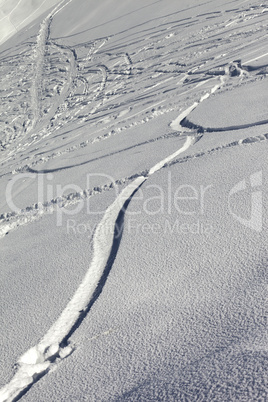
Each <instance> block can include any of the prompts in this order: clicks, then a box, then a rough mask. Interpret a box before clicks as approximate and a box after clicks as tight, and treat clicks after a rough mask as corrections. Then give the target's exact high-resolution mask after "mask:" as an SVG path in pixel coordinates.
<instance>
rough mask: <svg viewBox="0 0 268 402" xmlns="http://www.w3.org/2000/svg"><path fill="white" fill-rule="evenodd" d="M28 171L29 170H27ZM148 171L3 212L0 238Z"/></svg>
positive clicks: (250, 139) (243, 142)
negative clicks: (13, 210) (15, 210)
mask: <svg viewBox="0 0 268 402" xmlns="http://www.w3.org/2000/svg"><path fill="white" fill-rule="evenodd" d="M201 137H202V136H197V137H195V138H196V141H198V140H199V139H200V138H201ZM267 140H268V134H264V135H258V136H255V137H247V138H244V139H241V140H238V141H233V142H230V143H228V144H225V145H221V146H219V147H215V148H212V149H209V150H205V151H200V152H197V153H195V154H192V155H187V156H185V157H184V158H179V159H175V158H176V157H177V156H178V155H179V154H180V153H181V151H180V150H179V151H177V152H175V153H174V154H173V158H174V159H173V160H172V161H171V162H169V161H168V160H163V161H161V162H160V164H161V165H162V167H163V168H166V167H169V166H172V165H174V164H177V163H184V162H189V161H191V160H193V159H196V158H200V157H203V156H207V155H212V154H214V153H216V152H219V151H225V150H227V149H230V148H232V147H236V146H248V145H253V144H257V143H260V142H263V141H267ZM28 171H29V170H28ZM149 172H150V170H144V171H143V172H140V173H135V174H133V175H131V176H128V177H124V178H122V179H118V180H116V181H115V182H114V183H107V184H104V185H102V186H95V187H94V188H93V189H85V190H83V191H81V192H76V193H70V194H67V195H64V196H62V197H60V198H59V197H58V198H53V199H52V200H50V201H47V202H45V203H43V204H41V203H35V204H33V205H31V206H27V207H26V208H23V209H21V210H20V211H18V212H5V213H2V214H1V215H0V238H2V237H4V236H5V235H6V234H7V233H10V232H11V231H12V230H16V229H18V228H20V227H21V226H24V225H27V224H30V223H33V222H36V221H37V220H39V219H41V218H42V216H44V215H46V214H52V213H53V212H54V211H55V210H56V209H57V208H68V207H69V206H71V205H75V204H77V203H79V202H81V201H82V200H85V199H87V198H89V197H92V196H95V195H98V194H101V193H102V192H104V191H110V190H111V189H113V188H114V186H120V185H124V184H126V183H129V182H130V181H132V180H134V179H135V178H136V177H139V176H141V175H143V176H148V175H149Z"/></svg>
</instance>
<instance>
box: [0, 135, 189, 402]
mask: <svg viewBox="0 0 268 402" xmlns="http://www.w3.org/2000/svg"><path fill="white" fill-rule="evenodd" d="M194 141H195V137H194V136H187V137H186V141H185V143H184V145H183V146H182V147H181V148H180V149H178V150H177V151H176V152H174V153H173V154H172V155H170V156H169V157H167V158H165V159H163V160H162V161H160V162H159V163H157V164H156V165H155V166H153V167H152V168H151V169H150V171H149V173H148V176H139V177H137V178H136V179H135V180H134V181H133V182H131V183H130V184H129V185H128V186H127V187H126V188H125V189H124V190H123V191H122V192H121V193H120V194H119V196H118V197H117V198H116V199H115V201H114V202H113V203H112V204H111V205H110V206H109V207H108V208H107V210H106V212H105V214H104V216H103V218H102V220H101V221H100V223H99V224H98V226H97V229H96V232H95V235H94V239H93V258H92V261H91V264H90V266H89V269H88V271H87V273H86V275H85V277H84V279H83V281H82V283H81V284H80V286H79V287H78V289H77V291H76V292H75V294H74V296H73V297H72V299H71V300H70V302H69V303H68V304H67V306H66V307H65V309H64V310H63V312H62V313H61V315H60V317H59V318H58V320H57V321H56V322H55V323H54V324H53V325H52V327H51V328H50V329H49V330H48V332H47V333H46V334H45V335H44V336H43V338H42V339H41V341H40V342H39V343H38V344H37V345H35V346H33V347H32V348H30V349H29V350H27V351H26V352H25V353H24V354H23V355H22V356H21V357H20V358H19V360H18V363H17V366H18V371H17V372H16V374H15V375H14V377H13V378H12V380H11V381H10V382H9V383H8V384H7V385H6V386H4V387H3V388H2V389H1V390H0V401H1V402H5V401H17V400H18V399H20V398H21V397H22V396H23V395H25V393H26V392H27V391H28V390H29V389H30V388H31V386H32V385H33V384H34V383H35V382H37V381H38V380H39V379H40V378H42V377H43V376H44V375H45V374H47V373H48V372H49V370H50V368H51V365H52V363H53V362H55V361H56V359H64V358H65V357H67V356H69V355H70V354H71V353H72V352H73V348H72V347H71V346H70V345H68V344H67V342H68V339H69V338H70V336H71V335H72V334H73V332H74V331H75V330H76V329H77V328H78V326H79V325H80V323H81V321H82V320H83V318H84V317H85V316H86V314H87V313H88V311H89V309H90V308H91V306H92V304H93V303H94V301H95V300H96V298H97V297H98V296H99V294H100V293H101V290H102V287H103V286H104V284H105V281H106V279H107V275H108V273H109V271H110V269H111V267H112V264H113V261H114V259H115V256H116V253H117V250H118V248H119V244H120V239H121V235H122V229H123V218H124V214H125V211H126V208H127V206H128V204H129V202H130V201H131V199H132V197H133V196H134V194H135V193H136V191H137V190H138V188H139V187H140V186H141V185H142V184H143V183H144V182H145V181H146V180H147V179H148V177H149V176H151V175H153V174H154V173H155V172H157V171H158V170H160V169H161V168H162V167H163V166H164V165H165V164H166V163H169V162H170V161H171V160H172V159H174V158H175V157H176V156H178V155H179V154H180V153H182V152H184V151H186V150H187V149H188V148H189V147H190V146H191V145H192V144H193V143H194ZM66 345H67V346H66Z"/></svg>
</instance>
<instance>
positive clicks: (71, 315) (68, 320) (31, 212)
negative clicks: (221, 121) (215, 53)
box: [0, 0, 268, 402]
mask: <svg viewBox="0 0 268 402" xmlns="http://www.w3.org/2000/svg"><path fill="white" fill-rule="evenodd" d="M71 1H72V0H69V1H68V2H67V3H66V0H63V1H61V2H60V3H59V4H58V5H57V6H56V7H55V8H54V9H53V11H52V12H51V13H50V14H49V15H48V16H47V17H46V18H45V19H44V20H43V22H42V23H41V26H40V30H39V33H38V36H37V42H36V45H35V48H34V54H33V60H34V64H35V68H34V78H33V81H32V86H31V88H30V95H31V109H32V119H30V120H29V121H28V122H27V123H26V125H25V127H24V130H25V133H26V134H27V133H29V132H30V133H32V132H33V131H34V129H36V128H38V127H39V124H40V130H39V132H38V130H36V131H37V132H36V133H33V134H32V140H30V142H28V143H27V144H26V145H27V147H28V146H30V145H32V144H37V143H39V142H40V141H42V140H43V138H45V137H47V136H49V135H51V133H52V132H53V131H55V130H56V129H58V128H60V127H62V125H63V124H64V123H66V122H70V121H72V120H73V119H74V118H77V119H81V116H82V118H83V119H84V121H85V122H86V121H87V119H85V116H86V115H88V114H91V115H94V114H96V112H98V111H99V110H101V109H104V105H105V103H106V102H108V101H109V100H110V97H111V98H112V99H113V100H114V99H116V97H119V98H120V97H121V96H122V95H124V93H125V92H126V91H127V90H130V92H131V89H129V88H131V86H132V85H133V84H132V81H131V80H132V79H133V77H134V76H135V74H137V72H139V71H142V69H143V67H140V65H139V63H140V62H142V61H143V60H142V57H143V53H144V52H145V53H146V54H147V55H148V54H149V53H150V51H152V50H155V49H157V50H158V49H162V48H163V47H164V46H163V43H165V42H164V41H165V40H167V39H170V40H173V39H172V38H173V37H174V32H171V33H169V34H168V35H167V33H166V31H165V29H166V28H163V30H159V27H158V32H157V34H155V33H154V32H152V33H151V35H149V36H148V37H146V40H147V44H146V46H144V47H143V48H140V49H139V50H138V51H137V52H136V54H134V53H133V52H132V51H131V52H130V53H131V57H130V55H129V52H125V53H122V57H123V58H124V61H125V64H126V65H127V68H126V69H125V70H124V71H122V72H120V71H116V70H114V71H113V70H112V68H111V67H110V66H107V65H106V64H101V63H98V55H97V53H98V51H99V50H100V49H101V48H102V47H103V46H104V45H105V44H106V43H107V41H108V40H109V38H102V39H99V40H96V41H95V42H94V43H93V45H92V48H91V49H90V50H89V51H88V53H87V56H86V57H85V58H84V59H83V58H80V59H79V62H78V57H77V55H76V53H75V51H73V50H71V49H69V50H68V52H69V54H70V56H71V57H70V60H71V63H70V66H71V67H70V70H69V72H68V75H67V79H66V82H65V84H64V85H63V86H64V89H63V90H61V91H60V92H59V94H58V96H57V97H56V98H55V103H54V104H53V103H52V106H51V108H50V110H49V112H48V115H47V117H48V120H50V121H51V120H52V123H50V126H46V127H44V126H43V128H42V116H41V114H42V113H41V105H40V98H41V95H42V85H43V84H42V83H43V80H42V76H43V69H44V65H45V53H46V47H47V46H48V45H50V46H54V47H55V48H58V49H59V51H60V52H62V54H63V55H65V53H64V52H65V51H67V49H66V48H64V47H63V46H62V45H59V44H56V43H52V42H51V43H49V34H50V25H51V23H52V20H53V17H54V15H56V14H57V13H58V12H59V11H61V10H62V8H63V7H65V6H66V5H67V4H69V3H70V2H71ZM261 7H262V8H261ZM263 7H264V5H261V6H256V7H255V8H254V7H253V8H252V7H251V8H250V9H246V10H245V11H244V13H246V12H248V13H249V14H248V16H247V19H246V18H245V15H244V14H243V13H242V14H238V15H236V16H232V17H231V18H230V16H229V17H228V19H227V20H226V21H225V22H224V23H221V24H222V25H221V26H222V29H223V31H222V32H224V29H225V28H226V27H229V26H231V27H232V26H233V25H237V24H238V23H241V21H242V22H244V21H248V19H255V18H259V17H260V15H261V14H260V12H259V10H261V12H262V13H264V12H266V10H267V9H266V8H263ZM255 9H256V12H255V11H254V10H255ZM229 12H235V13H238V12H239V10H238V9H232V10H226V11H225V13H229ZM221 15H222V12H213V13H204V14H199V15H197V16H196V17H198V18H200V17H205V19H208V18H217V17H219V16H221ZM194 22H195V21H193V20H192V19H191V18H190V21H188V22H186V23H183V25H185V26H186V27H187V26H189V25H190V24H192V23H194ZM197 22H199V20H197ZM174 23H175V21H174ZM163 25H165V24H163ZM181 25H182V24H181V23H180V24H178V23H177V25H176V24H175V25H174V24H173V26H172V29H175V28H178V27H181ZM170 28H171V26H170V27H169V29H170ZM209 29H210V28H209V27H208V28H206V27H205V28H203V29H202V30H201V31H200V32H201V33H202V34H204V35H205V34H207V35H208V38H209ZM162 31H163V32H164V35H165V36H164V37H163V32H162ZM233 35H236V34H235V33H234V34H233ZM148 40H150V41H152V42H151V43H149V44H148ZM133 43H134V42H133ZM227 43H228V42H227ZM60 46H62V47H60ZM183 46H184V49H186V48H187V46H186V44H185V43H184V44H183ZM194 46H198V44H194V45H192V44H191V45H190V46H188V50H189V55H187V56H185V58H184V62H186V63H187V62H188V59H189V60H190V59H191V57H192V55H193V54H195V53H192V50H190V49H191V48H192V47H194ZM243 46H244V45H243ZM63 49H64V50H63ZM112 50H114V49H112ZM202 52H203V50H202V51H201V52H200V53H201V54H202ZM161 53H162V55H163V58H164V57H165V55H166V56H168V57H170V56H172V51H170V52H169V51H167V52H166V53H163V50H161ZM137 54H139V55H140V60H136V58H137ZM105 55H107V54H105V52H103V53H102V55H101V57H105ZM264 56H266V54H263V55H262V56H256V57H255V58H253V59H251V60H249V61H248V63H249V62H252V61H254V60H258V59H260V58H262V57H264ZM94 57H95V58H96V59H95V69H96V70H97V71H98V73H99V75H100V76H101V80H100V82H99V83H98V85H96V83H95V82H94V85H93V87H94V88H95V89H94V95H93V97H92V98H91V99H87V98H88V97H89V95H90V91H91V89H90V85H89V80H90V79H91V78H90V77H89V78H87V76H86V74H85V75H79V74H78V71H79V69H80V68H81V65H82V64H83V63H84V62H89V61H90V60H92V58H94ZM135 57H136V58H135ZM158 57H159V56H157V55H153V57H152V67H153V68H154V73H153V74H152V80H154V79H155V78H156V79H158V77H159V75H162V74H180V75H181V74H183V78H181V79H180V81H179V82H178V85H183V84H184V83H186V82H187V83H189V84H190V88H188V89H187V90H186V91H185V92H183V93H182V94H186V93H189V92H191V91H193V90H194V89H196V88H198V87H199V86H201V85H203V84H204V83H206V82H207V81H208V80H209V79H215V77H217V76H219V77H218V78H219V80H220V83H218V84H216V85H215V86H214V87H213V88H212V89H211V90H210V91H209V92H206V93H205V94H202V96H201V97H200V99H199V101H195V102H194V103H192V105H191V106H189V107H188V108H187V109H186V110H184V111H183V112H182V113H180V115H179V116H178V117H177V119H175V120H174V121H173V122H172V123H171V124H170V126H171V128H172V129H173V130H174V131H175V132H176V133H175V134H174V133H171V134H168V135H165V136H160V137H158V138H156V139H153V140H149V141H145V142H144V143H141V144H136V145H134V146H133V147H137V146H141V145H144V144H145V143H149V142H153V141H158V140H161V139H165V138H169V137H170V136H171V135H178V134H179V135H182V134H183V133H185V134H186V140H185V143H184V145H183V146H182V147H181V148H180V149H178V150H177V151H176V152H174V153H173V154H171V155H170V156H168V157H167V158H164V159H163V160H161V161H159V162H158V163H157V164H156V165H155V166H153V167H152V168H151V169H149V170H145V171H144V172H142V173H137V174H133V175H132V176H130V177H126V178H123V179H119V180H117V181H116V182H114V183H108V184H105V185H103V186H96V187H94V188H93V189H86V190H84V191H82V192H80V193H70V194H68V195H66V196H63V197H61V198H56V199H52V200H51V201H48V202H46V203H44V204H34V205H32V206H30V207H26V208H25V209H21V210H20V211H17V212H11V213H3V214H2V215H1V216H0V224H1V226H0V237H3V236H4V235H6V234H7V233H8V232H10V231H11V230H14V229H16V228H18V227H21V226H23V225H26V224H28V223H31V222H35V221H36V220H38V219H40V218H41V217H42V216H43V215H44V214H48V213H53V211H54V210H55V209H56V208H65V207H68V206H70V205H73V204H76V203H78V202H81V200H83V199H86V198H89V197H92V196H94V195H97V194H100V193H102V192H103V191H109V190H110V189H111V188H113V187H114V186H115V185H121V184H126V183H129V182H130V183H129V184H128V185H127V186H126V187H125V188H124V189H123V190H122V192H121V193H120V194H119V196H118V197H117V198H116V200H115V201H114V202H113V203H112V204H111V205H110V206H109V207H108V209H107V210H106V212H105V214H104V216H103V218H102V219H101V221H100V223H99V224H98V226H97V228H96V231H95V234H94V237H93V257H92V261H91V263H90V266H89V269H88V271H87V273H86V275H85V277H84V279H83V281H82V283H81V284H80V286H79V287H78V289H77V291H76V292H75V294H74V295H73V297H72V299H71V300H70V302H69V303H68V304H67V306H66V307H65V309H64V310H63V311H62V313H61V315H60V316H59V318H58V320H57V321H56V322H55V323H54V324H53V325H52V326H51V328H50V329H49V330H48V332H47V333H46V334H45V335H44V336H43V337H42V339H41V340H40V342H39V343H38V344H37V345H35V346H33V347H32V348H30V349H29V350H28V351H26V352H25V353H24V354H23V355H22V356H21V357H20V358H19V360H18V362H17V371H16V373H15V375H14V377H13V378H12V379H11V381H10V382H9V383H8V384H7V385H6V386H4V387H3V388H2V389H1V390H0V400H1V402H5V401H15V400H18V399H19V398H21V397H22V396H23V395H24V394H25V393H26V392H27V391H28V390H29V389H30V387H31V386H32V385H33V384H34V383H36V382H37V381H38V380H39V379H40V378H41V377H43V376H44V375H45V374H47V373H48V372H49V371H50V369H51V368H52V367H53V365H55V364H57V363H58V362H59V361H60V360H61V359H64V358H66V357H68V356H69V355H70V354H71V353H72V352H73V351H74V346H72V345H71V344H70V343H69V342H70V340H71V335H72V334H73V332H74V331H75V330H76V329H77V328H78V326H79V325H80V323H81V321H82V320H83V318H84V317H85V316H86V314H87V313H88V312H89V310H90V308H91V306H92V304H93V303H94V302H95V300H96V298H97V297H98V296H99V295H100V293H101V290H102V287H103V286H104V284H105V281H106V279H107V276H108V274H109V271H110V269H111V267H112V265H113V261H114V258H115V256H116V253H117V250H118V248H119V245H120V239H121V236H122V231H123V222H124V213H125V210H126V208H127V206H128V204H129V202H130V201H131V199H132V197H133V196H134V195H135V193H136V191H137V190H138V188H139V187H140V186H142V185H143V183H144V182H145V181H146V180H148V178H149V177H150V176H152V175H153V174H155V173H156V172H157V171H159V170H160V169H162V168H165V167H170V166H172V165H174V164H176V163H184V162H187V161H190V160H193V159H195V158H199V157H202V156H207V155H211V154H214V153H215V152H218V151H223V150H226V149H229V148H231V147H236V146H248V145H252V144H254V143H259V142H263V141H266V140H268V134H264V135H259V136H255V137H248V138H245V139H241V140H238V141H234V142H231V143H229V144H225V145H221V146H219V147H215V148H213V149H210V150H206V151H200V152H198V153H194V154H192V155H187V156H186V157H183V158H179V159H178V158H177V157H178V156H179V155H180V154H181V153H183V152H185V151H186V150H188V149H189V148H190V147H191V146H192V145H194V143H195V142H196V141H198V140H199V139H200V138H202V135H200V132H210V131H227V130H238V129H240V128H248V127H251V126H253V125H256V124H267V123H268V120H267V121H266V120H265V121H263V122H256V123H252V124H249V125H245V126H234V127H225V128H216V129H213V128H204V127H201V126H198V125H194V124H192V123H191V122H190V121H189V120H188V119H187V117H188V115H189V114H190V112H191V111H193V110H194V109H195V108H196V107H197V106H198V105H199V104H200V103H201V102H203V101H205V100H206V99H208V98H209V97H210V96H211V95H212V94H213V93H215V92H216V91H217V90H218V89H219V88H222V87H223V86H224V85H225V84H226V82H227V80H229V79H230V77H231V76H232V72H233V71H234V69H236V71H237V75H239V76H240V77H241V78H243V77H245V76H247V75H248V71H250V69H248V70H247V69H243V68H242V67H241V66H239V65H238V64H237V63H236V64H235V65H234V63H231V64H230V65H228V66H225V69H224V70H222V66H220V67H221V69H220V70H218V71H215V72H214V73H213V72H211V71H209V72H208V73H207V74H211V75H212V76H214V78H208V77H207V76H204V73H202V71H200V70H201V68H202V67H203V66H204V65H205V64H206V63H207V62H208V61H209V60H211V59H208V60H206V61H205V62H200V63H199V64H198V67H192V68H188V70H186V71H185V70H181V69H180V70H174V65H180V66H181V67H182V66H186V65H187V64H184V63H178V62H176V63H174V62H172V61H171V60H170V61H169V63H168V64H166V65H165V66H164V65H163V66H161V68H159V67H156V66H157V63H158V60H157V59H158ZM187 58H188V59H187ZM197 60H199V59H197ZM213 60H216V57H215V58H214V59H213ZM79 63H80V64H79ZM164 67H165V68H164ZM139 69H140V70H139ZM254 69H256V70H257V69H258V67H256V68H255V67H254ZM90 71H91V73H93V74H95V72H93V70H92V68H91V70H90V69H88V71H87V74H89V73H90ZM112 74H114V76H115V77H116V76H117V75H122V76H124V75H128V79H129V84H127V82H128V81H126V82H125V87H124V85H122V84H119V85H117V84H116V85H115V87H114V89H113V93H112V96H111V95H110V94H109V93H108V92H105V91H106V90H107V87H108V80H109V79H110V80H111V81H112V78H111V77H110V75H111V76H112V77H113V75H112ZM196 75H197V77H196ZM198 75H200V76H198ZM146 78H147V76H146V77H145V80H146ZM171 78H174V77H173V76H172V77H171ZM169 79H170V78H167V79H165V80H164V81H162V82H161V83H160V84H159V82H157V83H154V82H153V84H152V87H148V88H147V87H146V86H145V88H146V91H148V92H149V91H151V90H152V89H155V88H156V87H158V86H159V87H160V89H159V92H157V93H156V94H157V95H158V94H161V85H162V84H163V83H164V82H165V83H166V82H168V81H169ZM80 84H82V85H83V91H82V93H81V94H79V96H78V97H75V96H74V93H73V91H75V90H76V88H79V86H80ZM191 84H194V87H191ZM127 85H129V87H127ZM141 88H142V91H141V93H139V91H137V93H136V95H135V96H136V98H135V99H134V100H135V103H137V104H139V102H141V101H142V102H144V105H146V102H147V97H146V96H144V92H145V90H144V87H142V86H141ZM169 91H172V89H166V90H165V92H164V93H168V92H169ZM11 95H12V92H11ZM150 96H152V95H148V98H150ZM172 96H173V95H171V96H170V98H169V99H170V100H171V97H172ZM157 100H158V98H157ZM66 102H67V103H66ZM162 102H163V101H159V102H157V103H158V104H159V103H162ZM89 104H90V106H91V111H90V112H89V113H88V112H86V105H89ZM174 104H175V103H173V109H172V106H171V107H170V108H169V109H168V108H167V107H166V108H165V109H164V111H163V110H162V111H161V110H159V111H158V112H159V114H161V113H165V112H166V113H167V112H168V111H171V110H175V108H174ZM188 104H189V103H188ZM66 105H68V107H69V108H70V109H73V114H72V115H71V116H69V115H68V112H66V107H65V106H66ZM77 105H78V106H77ZM171 105H172V102H171ZM150 108H151V109H152V105H150V106H149V107H147V106H146V107H145V108H144V109H145V110H146V109H150ZM67 109H68V108H67ZM83 110H85V112H84V113H85V115H84V116H83V115H82V114H81V112H82V111H83ZM107 110H108V111H109V107H108V109H107ZM141 113H144V111H143V112H137V113H134V114H132V115H131V116H129V117H127V119H129V118H132V119H133V117H135V116H137V115H139V114H141ZM54 114H56V119H54V120H55V121H53V117H52V116H53V115H54ZM159 114H158V115H159ZM97 117H98V116H97ZM88 120H90V118H89V119H88ZM13 121H15V120H12V122H13ZM91 121H92V120H91ZM146 121H148V120H146V118H145V119H142V120H141V122H142V123H144V122H146ZM131 124H132V125H136V124H137V122H132V123H130V125H128V126H125V127H126V128H129V127H131ZM48 127H49V130H47V128H48ZM41 128H42V129H41ZM123 129H124V127H123V128H120V129H118V128H117V131H116V130H112V131H110V132H109V133H106V134H104V135H101V136H99V137H95V138H94V139H89V140H86V141H83V142H81V143H80V144H79V145H74V146H72V147H69V148H66V149H64V150H61V151H59V152H58V153H53V154H52V155H49V156H47V157H44V158H41V159H39V160H37V161H32V162H31V163H29V164H27V165H25V166H23V167H19V168H16V169H14V171H13V173H18V172H23V171H34V172H37V173H46V172H45V171H35V170H33V169H32V167H33V166H35V165H36V164H39V163H44V162H46V161H48V160H49V159H51V158H54V157H58V156H61V155H63V154H64V153H67V152H72V151H74V150H76V149H78V148H83V147H84V146H87V145H89V144H93V143H94V142H97V141H102V140H105V139H107V138H109V137H110V136H111V135H115V134H117V133H120V132H121V131H122V130H123ZM46 130H47V132H46ZM14 138H16V135H13V136H12V134H10V135H9V136H8V137H7V142H6V144H8V143H9V142H10V143H12V140H14ZM26 145H24V148H25V146H26ZM2 148H3V149H4V150H5V148H6V145H5V143H4V142H3V143H2ZM24 148H23V146H22V145H21V144H19V145H18V146H17V148H16V147H14V149H13V150H11V151H10V153H9V154H8V155H7V157H6V160H8V159H10V158H11V157H12V156H13V155H14V153H15V152H16V151H17V150H20V151H21V150H23V149H24ZM123 151H124V150H119V151H116V152H115V153H119V152H123ZM112 154H113V153H111V154H109V155H112ZM109 155H107V156H109ZM103 157H106V156H103ZM91 161H92V160H90V161H87V162H86V163H89V162H91ZM71 167H72V166H67V167H66V166H65V167H62V168H58V169H55V170H61V169H66V168H71ZM6 174H7V173H6ZM107 234H108V235H107Z"/></svg>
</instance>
